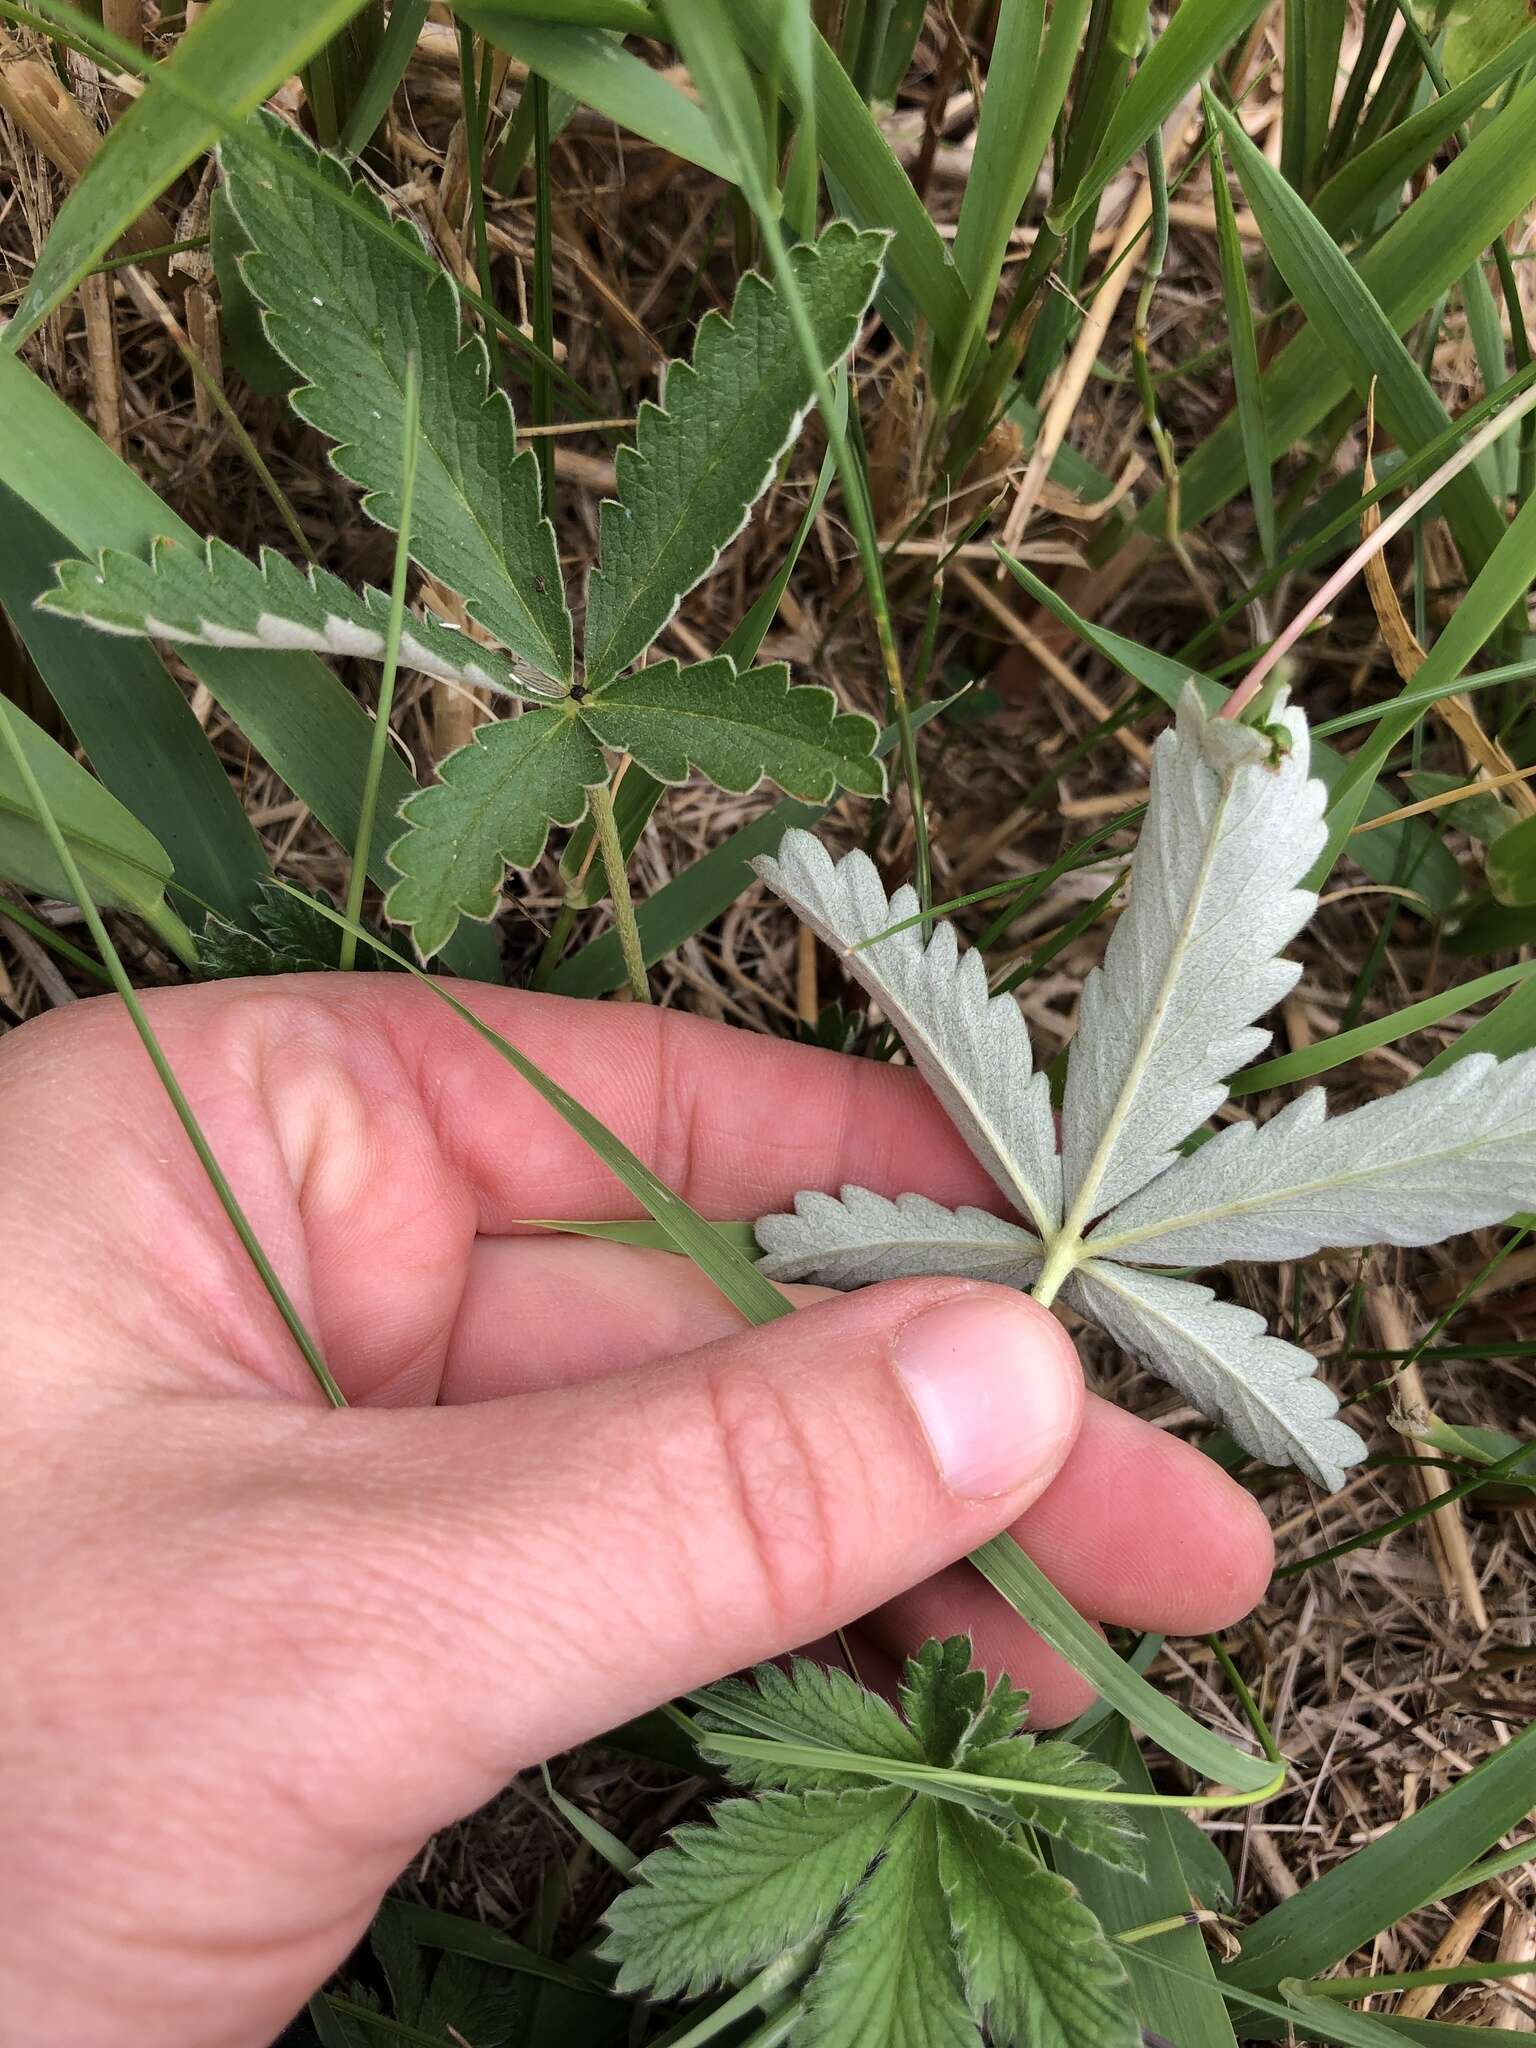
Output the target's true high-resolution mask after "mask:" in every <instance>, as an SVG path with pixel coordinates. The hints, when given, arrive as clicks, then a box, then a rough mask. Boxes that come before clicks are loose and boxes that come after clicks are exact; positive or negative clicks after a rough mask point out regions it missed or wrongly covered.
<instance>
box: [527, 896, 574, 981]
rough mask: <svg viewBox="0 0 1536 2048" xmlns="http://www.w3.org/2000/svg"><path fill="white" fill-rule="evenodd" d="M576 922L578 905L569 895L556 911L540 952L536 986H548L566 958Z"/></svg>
mask: <svg viewBox="0 0 1536 2048" xmlns="http://www.w3.org/2000/svg"><path fill="white" fill-rule="evenodd" d="M575 922H576V905H575V904H574V903H573V902H572V901H571V899H570V898H569V897H567V898H566V899H565V901H564V902H563V903H562V904H561V906H560V908H559V909H558V910H557V911H556V913H555V921H554V923H553V924H552V925H551V926H550V928H549V937H548V938H547V939H546V940H545V941H544V948H543V951H542V952H541V953H540V954H539V964H538V966H537V967H535V968H534V970H533V985H534V987H535V988H548V986H549V981H550V976H551V975H552V974H553V973H554V971H555V969H556V968H557V967H558V966H559V965H560V962H561V961H562V960H563V959H564V958H565V949H566V946H567V945H568V944H569V943H570V937H571V928H572V926H573V925H574V924H575Z"/></svg>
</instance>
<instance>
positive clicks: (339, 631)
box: [40, 540, 550, 698]
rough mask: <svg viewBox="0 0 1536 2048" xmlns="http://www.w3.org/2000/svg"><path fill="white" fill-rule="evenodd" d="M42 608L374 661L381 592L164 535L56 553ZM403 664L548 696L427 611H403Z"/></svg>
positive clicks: (383, 625)
mask: <svg viewBox="0 0 1536 2048" xmlns="http://www.w3.org/2000/svg"><path fill="white" fill-rule="evenodd" d="M58 579H59V580H58V584H57V587H56V588H55V589H53V590H49V591H46V592H45V593H44V595H43V597H42V598H41V600H40V602H41V604H42V605H43V606H44V608H45V609H47V610H48V611H52V612H60V613H63V614H64V615H65V616H66V617H69V618H74V619H84V620H86V621H87V622H88V623H89V624H90V625H93V626H96V627H98V628H99V629H100V630H102V631H103V632H107V633H126V634H130V635H139V634H147V635H149V637H150V638H152V639H155V640H169V641H173V642H177V643H180V644H182V645H193V646H200V647H268V648H275V649H281V650H283V651H284V652H292V651H294V650H295V649H300V650H303V651H304V652H306V653H310V654H331V655H354V656H358V657H360V658H361V659H363V660H365V661H382V660H383V658H384V652H385V640H386V634H387V630H388V625H389V594H388V592H387V591H383V590H375V589H374V588H373V587H372V586H371V585H364V587H363V590H362V592H361V593H360V594H357V593H354V592H353V591H351V590H349V589H348V588H347V586H346V584H344V583H342V582H341V581H339V579H338V578H336V577H335V576H332V575H330V574H329V573H328V572H327V571H326V570H324V569H320V568H313V569H310V570H308V571H305V570H303V569H298V568H295V567H294V565H293V563H291V562H289V561H287V560H285V559H284V557H283V556H281V555H278V554H274V553H273V552H272V550H271V549H270V548H263V549H262V551H261V556H260V559H259V561H256V562H252V561H250V560H248V559H247V557H246V556H244V555H242V554H239V553H237V551H236V550H235V549H234V548H232V547H227V546H226V545H225V543H224V542H223V541H221V540H211V541H209V542H208V544H207V546H206V547H205V548H186V547H183V546H181V544H180V543H179V542H178V541H174V540H160V541H157V542H156V543H155V547H154V552H153V555H152V556H151V559H150V560H149V561H148V562H143V561H140V559H139V558H138V556H137V555H127V554H123V553H122V552H120V551H118V550H108V551H107V552H106V553H105V554H103V555H101V556H100V557H99V559H98V561H97V562H94V563H92V562H61V563H60V564H59V569H58ZM400 660H401V664H402V666H404V667H405V668H408V669H415V670H417V671H418V672H419V673H420V674H422V675H427V676H435V677H437V678H438V679H439V680H441V681H445V682H456V683H467V684H471V685H473V686H475V687H476V688H480V689H490V690H500V691H501V692H502V693H503V694H504V695H507V696H513V697H521V696H533V695H538V696H542V697H545V698H547V697H548V696H549V695H550V687H549V685H547V684H543V685H539V684H537V683H530V682H529V680H528V678H527V675H526V672H525V671H522V670H520V668H519V666H518V665H517V664H516V663H514V662H511V661H509V660H508V659H507V657H506V656H505V655H502V654H498V653H495V652H494V651H492V650H491V649H490V648H484V647H481V646H480V645H479V644H478V643H477V642H476V641H474V640H471V639H469V638H468V637H467V635H465V634H463V633H460V632H456V631H455V630H454V628H453V627H452V626H447V625H444V624H443V622H442V620H441V619H439V618H437V617H435V616H434V615H433V614H432V613H430V612H428V613H424V614H423V615H422V616H420V617H419V618H408V623H407V625H406V627H405V630H404V632H403V633H402V634H401V636H400Z"/></svg>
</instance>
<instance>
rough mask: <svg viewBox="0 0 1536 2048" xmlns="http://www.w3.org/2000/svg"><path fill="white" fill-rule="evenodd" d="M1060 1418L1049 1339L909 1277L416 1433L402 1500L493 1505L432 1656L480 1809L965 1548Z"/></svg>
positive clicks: (1012, 1296)
mask: <svg viewBox="0 0 1536 2048" xmlns="http://www.w3.org/2000/svg"><path fill="white" fill-rule="evenodd" d="M1082 1404H1083V1385H1082V1376H1081V1373H1080V1370H1079V1368H1078V1363H1077V1357H1076V1353H1075V1351H1074V1350H1073V1347H1072V1344H1071V1341H1070V1340H1069V1338H1068V1337H1067V1334H1066V1332H1065V1331H1064V1330H1063V1329H1062V1327H1061V1325H1060V1324H1059V1323H1058V1322H1057V1321H1056V1320H1055V1318H1054V1317H1053V1316H1051V1315H1050V1314H1049V1313H1047V1312H1046V1311H1045V1310H1043V1309H1041V1308H1039V1307H1037V1306H1036V1305H1035V1303H1034V1302H1032V1301H1030V1300H1029V1299H1028V1298H1027V1297H1025V1296H1022V1295H1020V1294H1017V1293H1015V1292H1012V1291H1010V1290H1007V1289H1003V1288H1000V1287H985V1286H975V1285H967V1284H965V1283H961V1282H956V1281H953V1280H926V1281H902V1282H893V1283H891V1284H889V1285H886V1286H883V1287H876V1288H871V1289H868V1290H866V1291H865V1292H863V1293H860V1294H858V1295H853V1296H836V1297H833V1298H832V1299H830V1300H827V1301H824V1302H819V1303H817V1304H816V1305H814V1306H812V1307H809V1308H806V1309H802V1310H800V1311H799V1312H798V1313H797V1314H795V1315H793V1316H790V1317H786V1318H784V1319H782V1320H781V1321H779V1322H776V1323H773V1324H770V1325H768V1326H766V1327H764V1328H760V1329H754V1330H749V1331H743V1332H741V1333H740V1334H737V1335H734V1336H732V1337H730V1338H728V1339H725V1340H723V1341H720V1342H716V1343H712V1344H708V1345H705V1346H703V1347H701V1348H700V1349H698V1350H696V1351H691V1352H688V1353H686V1354H684V1355H683V1356H681V1357H679V1358H675V1359H672V1360H670V1361H669V1362H667V1363H665V1364H663V1365H660V1366H657V1367H653V1368H651V1369H649V1370H646V1371H642V1372H638V1373H634V1374H630V1375H627V1376H625V1377H624V1378H622V1379H618V1380H614V1379H608V1380H604V1381H599V1382H595V1383H589V1384H586V1385H578V1386H570V1387H565V1388H560V1389H556V1390H551V1391H549V1392H547V1393H541V1394H535V1395H532V1396H527V1397H524V1398H522V1399H518V1400H514V1401H512V1402H497V1403H489V1404H485V1405H483V1406H480V1407H478V1408H465V1409H458V1410H451V1411H440V1412H438V1413H437V1414H435V1415H432V1416H430V1417H423V1418H420V1425H421V1441H422V1446H423V1452H424V1455H426V1456H427V1457H428V1458H429V1464H430V1469H429V1470H428V1471H425V1472H424V1473H423V1475H422V1482H421V1493H420V1495H419V1498H420V1499H421V1500H422V1501H423V1503H424V1502H425V1500H426V1499H428V1498H430V1497H431V1496H432V1495H433V1494H438V1495H439V1496H448V1498H451V1499H454V1500H458V1501H464V1500H467V1499H475V1498H479V1499H483V1500H486V1501H494V1502H495V1508H494V1511H493V1512H491V1513H488V1514H486V1515H485V1516H484V1517H483V1518H481V1517H477V1525H476V1527H475V1529H474V1531H473V1533H472V1534H470V1535H469V1536H468V1537H467V1538H466V1539H465V1540H464V1541H463V1542H462V1543H461V1545H460V1548H459V1553H458V1556H457V1558H456V1560H455V1574H456V1576H457V1577H458V1579H459V1584H460V1598H459V1600H458V1602H457V1603H456V1607H455V1615H456V1622H457V1625H458V1626H459V1628H460V1634H459V1637H458V1640H457V1641H456V1642H455V1643H454V1644H452V1645H445V1644H439V1645H438V1646H437V1647H438V1656H439V1658H440V1659H442V1658H443V1652H444V1650H445V1649H446V1650H448V1651H449V1652H450V1654H449V1655H448V1656H447V1657H446V1659H445V1660H444V1661H443V1662H442V1663H441V1664H440V1666H439V1668H440V1669H443V1670H447V1671H448V1672H450V1673H451V1672H452V1671H453V1670H454V1669H455V1667H457V1670H458V1673H459V1681H460V1683H459V1691H458V1694H457V1697H458V1701H459V1704H458V1707H457V1714H458V1718H459V1720H460V1725H461V1726H462V1725H463V1711H464V1709H463V1685H462V1681H463V1680H464V1679H465V1678H467V1676H468V1675H469V1674H470V1673H474V1674H475V1676H476V1678H477V1684H476V1685H475V1687H474V1691H475V1693H476V1695H477V1696H478V1702H479V1705H480V1710H481V1711H480V1714H479V1722H480V1726H479V1737H480V1740H481V1742H482V1743H483V1745H484V1756H485V1759H486V1764H487V1767H488V1772H489V1775H488V1777H487V1780H486V1784H485V1787H484V1788H482V1789H485V1790H488V1789H489V1787H490V1784H491V1782H492V1780H493V1779H499V1777H500V1776H501V1775H502V1774H504V1773H505V1772H506V1771H507V1769H508V1768H515V1767H517V1766H519V1765H522V1764H525V1763H528V1762H530V1761H532V1760H534V1759H536V1758H541V1757H544V1756H547V1755H549V1754H551V1753H553V1752H554V1751H555V1750H557V1749H562V1748H565V1747H567V1746H569V1745H570V1744H571V1743H572V1742H574V1741H576V1740H579V1739H581V1738H583V1737H585V1736H589V1735H593V1734H596V1733H599V1732H601V1730H603V1729H604V1728H607V1727H612V1726H613V1725H614V1724H615V1723H617V1722H619V1721H622V1720H624V1719H626V1718H627V1717H628V1716H630V1715H632V1714H634V1713H637V1712H639V1711H641V1710H642V1709H644V1708H646V1707H649V1706H652V1705H654V1704H655V1703H656V1702H657V1701H659V1700H662V1699H665V1698H669V1697H671V1696H672V1695H673V1694H675V1693H678V1692H681V1691H684V1690H686V1689H688V1688H689V1687H691V1686H694V1685H698V1684H702V1683H705V1682H707V1681H708V1680H711V1679H714V1678H717V1677H719V1676H721V1675H722V1674H723V1673H725V1672H727V1671H731V1670H734V1669H736V1668H737V1667H739V1666H742V1665H746V1664H751V1663H754V1662H756V1661H758V1660H760V1659H762V1658H765V1657H771V1656H774V1655H776V1654H778V1653H779V1652H781V1651H784V1650H787V1649H791V1648H793V1647H795V1646H796V1645H797V1644H800V1643H803V1642H808V1641H811V1640H814V1639H815V1638H816V1637H818V1636H821V1635H824V1634H825V1633H827V1632H828V1631H829V1630H831V1629H833V1628H836V1627H839V1626H841V1625H843V1624H844V1623H847V1622H850V1621H852V1620H854V1619H855V1618H856V1617H857V1616H858V1615H860V1614H862V1613H865V1612H866V1611H868V1610H869V1609H871V1608H873V1607H876V1606H878V1605H879V1604H880V1603H881V1602H883V1601H885V1600H887V1599H890V1598H891V1597H892V1596H894V1595H895V1594H896V1593H898V1592H901V1591H903V1590H904V1589H906V1588H907V1587H909V1586H911V1585H914V1584H915V1583H917V1582H918V1581H919V1580H921V1579H924V1578H926V1577H928V1576H929V1574H931V1573H933V1572H935V1571H937V1570H939V1569H940V1568H941V1567H943V1566H944V1565H947V1564H950V1563H952V1562H953V1561H954V1560H955V1559H956V1558H958V1557H961V1556H963V1555H964V1554H965V1553H966V1552H967V1551H969V1550H972V1549H974V1548H975V1547H976V1545H977V1544H978V1543H981V1542H983V1541H985V1540H986V1539H987V1538H988V1537H990V1536H993V1535H995V1534H996V1533H997V1531H998V1530H1000V1529H1003V1528H1006V1527H1007V1526H1008V1525H1009V1524H1010V1523H1011V1522H1012V1521H1014V1520H1015V1519H1016V1518H1017V1516H1018V1515H1019V1514H1020V1513H1021V1512H1022V1510H1023V1509H1024V1508H1025V1507H1027V1506H1028V1505H1029V1503H1030V1502H1031V1501H1032V1500H1033V1499H1034V1498H1035V1497H1036V1495H1038V1494H1039V1493H1040V1492H1041V1491H1042V1490H1043V1489H1044V1488H1045V1487H1046V1486H1047V1485H1048V1484H1049V1482H1050V1480H1051V1479H1052V1478H1053V1477H1054V1475H1055V1473H1056V1472H1057V1470H1058V1469H1059V1467H1060V1466H1061V1464H1062V1461H1063V1459H1064V1458H1065V1457H1066V1454H1067V1452H1068V1450H1069V1449H1070V1447H1071V1444H1072V1441H1073V1439H1074V1437H1075V1436H1076V1433H1077V1429H1078V1425H1079V1422H1080V1420H1081V1414H1082ZM429 1447H430V1448H429ZM448 1498H439V1500H438V1502H437V1505H436V1507H435V1509H434V1510H433V1517H434V1519H435V1520H436V1519H439V1518H441V1520H442V1521H446V1520H447V1518H448V1515H449V1512H450V1510H449V1505H448ZM438 1568H439V1569H440V1568H441V1567H440V1565H439V1567H438ZM470 1589H473V1590H472V1591H471V1590H470ZM417 1682H418V1683H419V1684H421V1685H431V1686H434V1687H436V1686H440V1684H441V1680H440V1679H436V1680H434V1679H431V1678H430V1677H429V1674H428V1673H427V1672H426V1671H422V1672H420V1673H419V1674H418V1680H417ZM449 1682H450V1683H452V1682H453V1681H452V1680H451V1679H450V1681H449Z"/></svg>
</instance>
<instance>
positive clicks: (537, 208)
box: [528, 73, 555, 517]
mask: <svg viewBox="0 0 1536 2048" xmlns="http://www.w3.org/2000/svg"><path fill="white" fill-rule="evenodd" d="M528 91H529V93H530V94H531V95H532V99H533V187H534V208H533V338H534V342H535V344H536V345H537V347H538V348H539V349H540V350H542V351H543V360H540V359H538V358H535V361H534V364H533V372H532V377H531V380H530V381H531V386H532V398H533V424H534V425H535V426H536V427H547V426H548V425H549V424H550V422H551V419H552V417H553V413H554V387H553V384H552V382H551V380H550V374H549V367H548V365H549V363H550V362H552V361H553V360H554V352H555V272H554V220H553V218H552V215H551V210H550V209H551V205H552V199H551V194H550V184H549V144H550V134H549V81H548V79H545V78H540V77H539V76H538V74H537V73H535V74H534V75H533V76H531V77H530V78H529V80H528ZM533 445H534V452H535V454H536V455H537V456H538V462H539V477H540V481H541V484H542V487H543V493H544V511H545V515H546V517H550V516H552V513H553V507H554V502H555V444H554V442H553V441H552V440H551V439H550V437H549V435H548V434H540V435H539V436H538V437H537V439H536V440H535V441H534V444H533Z"/></svg>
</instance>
